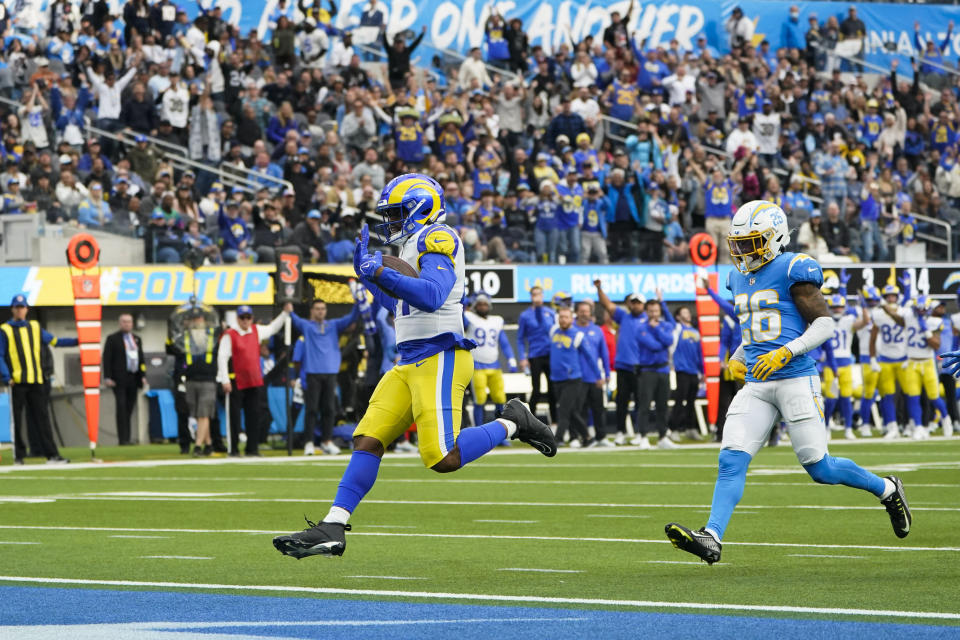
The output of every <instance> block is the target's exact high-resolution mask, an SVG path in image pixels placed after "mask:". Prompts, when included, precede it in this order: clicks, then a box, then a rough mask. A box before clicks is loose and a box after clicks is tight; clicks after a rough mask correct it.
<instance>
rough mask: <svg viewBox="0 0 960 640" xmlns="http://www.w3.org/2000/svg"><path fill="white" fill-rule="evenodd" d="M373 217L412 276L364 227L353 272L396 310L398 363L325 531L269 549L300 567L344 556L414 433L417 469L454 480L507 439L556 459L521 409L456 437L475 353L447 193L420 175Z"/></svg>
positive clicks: (375, 402) (543, 432) (547, 435)
mask: <svg viewBox="0 0 960 640" xmlns="http://www.w3.org/2000/svg"><path fill="white" fill-rule="evenodd" d="M377 212H378V213H379V214H380V215H381V216H382V217H383V224H381V225H378V227H377V231H378V233H379V234H380V237H381V238H382V239H383V241H384V244H388V245H396V246H397V247H398V248H399V253H400V260H402V261H403V262H405V263H406V264H407V266H408V267H409V270H410V271H412V272H413V273H414V274H416V275H405V274H404V273H402V271H404V270H406V269H401V270H397V269H392V268H390V267H388V266H385V264H384V260H383V255H382V254H381V252H380V251H376V252H374V253H371V252H370V251H369V249H368V242H369V231H368V229H367V225H364V226H363V229H362V230H361V232H360V240H359V242H358V243H357V246H356V250H355V251H354V262H353V268H354V271H355V272H356V274H357V276H358V277H359V278H360V281H361V282H363V284H364V285H366V287H367V289H368V290H369V291H370V292H371V293H372V294H373V295H374V298H375V299H376V300H377V302H379V303H380V304H381V305H382V306H383V307H385V308H387V309H393V311H394V314H395V320H394V328H395V330H396V341H397V351H398V353H399V354H400V361H399V362H398V363H397V365H396V366H394V367H393V368H392V369H390V370H389V371H387V372H386V373H385V374H384V376H383V377H382V378H381V379H380V382H378V383H377V386H376V388H375V389H374V391H373V395H372V396H371V398H370V404H369V406H368V407H367V410H366V412H365V413H364V415H363V417H362V418H361V419H360V423H359V424H358V425H357V428H356V430H355V431H354V433H353V449H354V450H353V454H352V455H351V457H350V463H349V464H348V465H347V468H346V470H345V471H344V473H343V478H342V479H341V481H340V485H339V487H338V488H337V494H336V496H335V498H334V501H333V505H332V506H331V507H330V511H329V512H328V513H327V515H326V516H325V517H324V518H323V520H322V521H321V522H319V523H316V524H315V523H313V522H310V521H309V520H308V521H307V524H308V525H309V528H307V529H305V530H304V531H300V532H297V533H293V534H290V535H284V536H277V537H276V538H274V539H273V545H274V546H275V547H276V548H277V550H278V551H280V552H281V553H283V554H284V555H288V556H293V557H294V558H298V559H299V558H304V557H307V556H313V555H323V556H339V555H343V551H344V549H345V548H346V536H345V533H344V532H345V531H349V530H350V525H349V524H347V521H348V520H349V518H350V516H351V514H352V513H353V512H354V510H355V509H356V508H357V506H358V505H359V504H360V501H361V500H362V499H363V497H364V496H365V495H366V494H367V492H368V491H370V489H371V488H373V484H374V482H376V480H377V473H378V472H379V469H380V459H381V458H382V457H383V454H384V451H385V449H386V447H387V445H389V444H390V443H391V442H393V441H394V440H396V439H397V438H398V437H399V436H400V435H401V434H403V433H404V432H405V431H406V430H407V429H408V428H409V427H410V425H411V424H414V423H415V424H416V425H417V436H418V438H417V439H418V447H419V449H420V459H421V461H422V462H423V464H424V466H426V467H428V468H430V469H432V470H434V471H436V472H438V473H450V472H452V471H457V470H458V469H460V468H462V467H463V466H464V465H466V464H468V463H470V462H472V461H474V460H476V459H477V458H479V457H481V456H482V455H484V454H486V453H487V452H489V451H490V450H492V449H493V448H494V447H496V446H497V445H498V444H499V443H500V442H502V441H503V440H504V438H511V439H518V440H520V441H521V442H525V443H527V444H529V445H531V446H533V447H535V448H536V449H537V450H539V451H540V452H541V453H543V454H544V455H546V456H547V457H552V456H554V455H556V453H557V443H556V439H555V438H554V435H553V432H552V431H551V430H550V427H548V426H547V425H545V424H543V423H542V422H540V421H539V420H537V419H536V418H535V417H534V416H533V414H532V413H530V409H529V408H528V407H527V405H526V404H524V403H523V402H521V401H520V400H517V399H513V400H511V401H510V402H508V403H507V404H506V406H505V407H504V409H503V411H502V413H501V414H500V417H499V418H497V419H496V420H493V421H492V422H488V423H486V424H482V425H478V426H476V427H473V428H470V429H464V430H463V431H461V430H460V422H461V414H462V411H463V393H464V390H465V389H466V387H467V385H468V384H469V383H470V378H471V377H472V376H473V357H472V355H471V354H470V350H471V349H473V348H475V347H476V344H475V343H474V342H473V341H472V340H469V339H468V338H466V337H465V336H464V329H463V305H462V303H461V301H462V300H463V294H464V291H465V288H466V274H465V267H466V264H465V263H466V258H465V257H464V251H463V244H462V243H461V242H460V238H459V236H458V235H457V232H456V231H454V230H453V229H452V228H451V227H448V226H447V225H445V224H443V219H444V215H445V206H444V200H443V189H442V188H441V187H440V185H439V184H438V183H437V182H436V181H435V180H433V179H432V178H429V177H427V176H424V175H421V174H416V173H412V174H405V175H401V176H398V177H396V178H394V179H393V180H391V181H390V182H389V183H388V184H387V185H386V186H385V187H384V188H383V191H382V192H381V194H380V201H379V202H378V203H377ZM398 266H399V265H398Z"/></svg>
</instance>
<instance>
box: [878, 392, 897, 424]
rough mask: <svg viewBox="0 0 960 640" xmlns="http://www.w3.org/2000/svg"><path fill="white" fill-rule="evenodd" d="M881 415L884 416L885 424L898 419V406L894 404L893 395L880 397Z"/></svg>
mask: <svg viewBox="0 0 960 640" xmlns="http://www.w3.org/2000/svg"><path fill="white" fill-rule="evenodd" d="M880 415H881V416H883V424H884V426H886V425H888V424H890V423H891V422H896V421H897V406H896V404H894V401H893V396H883V397H881V398H880Z"/></svg>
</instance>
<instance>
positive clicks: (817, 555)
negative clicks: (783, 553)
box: [787, 553, 866, 560]
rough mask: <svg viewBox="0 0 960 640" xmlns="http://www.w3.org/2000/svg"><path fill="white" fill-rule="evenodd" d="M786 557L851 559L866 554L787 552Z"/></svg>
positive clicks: (860, 557) (859, 557)
mask: <svg viewBox="0 0 960 640" xmlns="http://www.w3.org/2000/svg"><path fill="white" fill-rule="evenodd" d="M787 557H788V558H850V559H851V560H853V559H862V558H865V557H866V556H835V555H831V554H827V553H788V554H787Z"/></svg>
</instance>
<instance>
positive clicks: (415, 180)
mask: <svg viewBox="0 0 960 640" xmlns="http://www.w3.org/2000/svg"><path fill="white" fill-rule="evenodd" d="M377 213H379V214H380V216H381V218H382V219H383V222H382V223H380V224H378V225H377V226H376V227H375V229H376V232H377V235H379V236H380V239H381V241H383V243H384V244H392V243H394V242H397V241H398V240H401V239H403V238H406V237H407V236H409V235H411V234H413V233H415V232H416V231H418V230H419V229H422V228H423V227H425V226H428V225H431V224H433V223H435V222H437V220H438V219H440V217H441V216H442V215H443V213H444V210H443V189H442V188H441V187H440V185H439V184H438V183H437V182H436V181H435V180H433V179H432V178H429V177H427V176H423V175H420V174H416V173H408V174H405V175H402V176H399V177H397V178H394V179H393V180H391V181H390V183H389V184H387V186H385V187H384V188H383V191H382V192H381V193H380V201H379V202H378V204H377Z"/></svg>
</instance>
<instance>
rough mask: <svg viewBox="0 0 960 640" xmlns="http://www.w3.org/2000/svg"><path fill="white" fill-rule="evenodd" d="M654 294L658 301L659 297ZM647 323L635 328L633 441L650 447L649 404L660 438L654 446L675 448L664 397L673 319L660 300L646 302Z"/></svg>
mask: <svg viewBox="0 0 960 640" xmlns="http://www.w3.org/2000/svg"><path fill="white" fill-rule="evenodd" d="M660 297H661V296H660V292H659V291H657V298H660ZM643 310H644V313H646V315H647V319H646V321H644V322H643V323H641V324H640V326H639V327H638V329H637V343H638V344H637V349H638V351H639V352H640V363H639V364H638V365H637V378H638V379H639V384H638V392H637V407H638V409H639V411H638V412H637V413H638V419H637V423H638V425H639V431H640V435H639V437H638V439H637V440H636V441H635V442H636V444H639V445H640V447H641V448H647V447H649V446H650V442H649V440H647V434H648V433H649V432H650V430H651V428H652V426H651V425H650V410H649V408H650V401H651V400H653V402H654V405H655V406H654V416H655V417H656V422H657V430H658V433H659V435H660V438H659V440H658V441H657V446H658V447H659V448H661V449H674V448H676V446H677V445H676V444H674V443H673V441H672V440H670V439H669V438H668V437H667V398H668V397H669V395H670V347H671V346H672V345H673V325H674V320H673V316H671V315H670V310H669V309H667V305H666V304H664V303H663V300H662V299H658V300H647V302H646V304H644V305H643Z"/></svg>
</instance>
